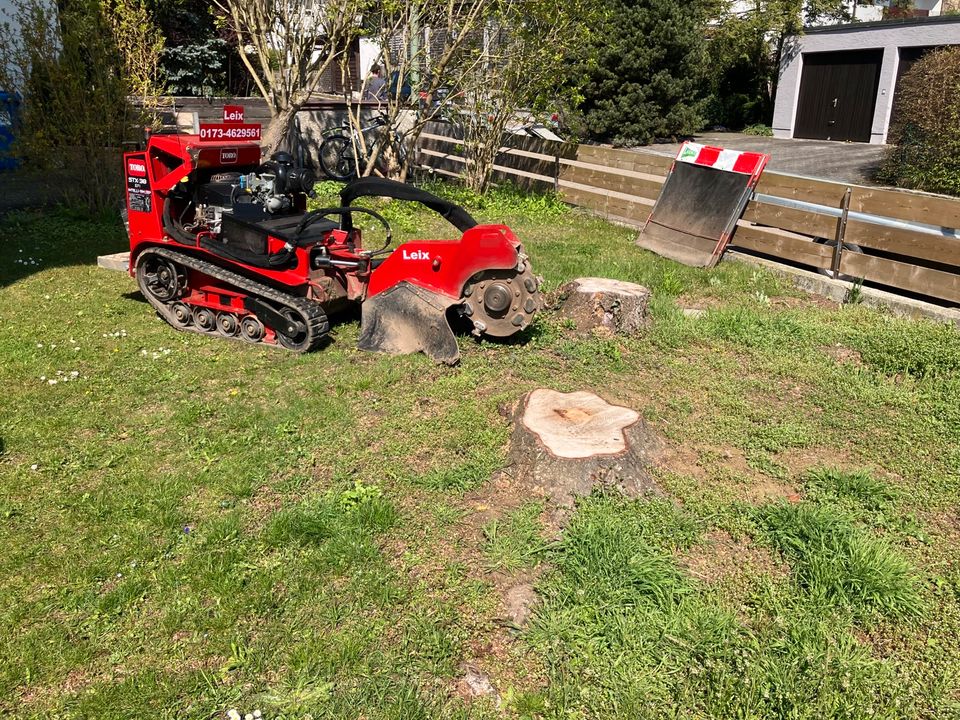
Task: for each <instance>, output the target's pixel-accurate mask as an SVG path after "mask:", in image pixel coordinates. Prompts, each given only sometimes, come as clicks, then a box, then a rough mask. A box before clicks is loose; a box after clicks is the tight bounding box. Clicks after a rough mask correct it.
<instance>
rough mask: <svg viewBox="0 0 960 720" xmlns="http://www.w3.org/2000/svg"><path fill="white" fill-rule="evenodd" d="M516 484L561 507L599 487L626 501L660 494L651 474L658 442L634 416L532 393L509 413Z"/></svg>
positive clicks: (592, 398)
mask: <svg viewBox="0 0 960 720" xmlns="http://www.w3.org/2000/svg"><path fill="white" fill-rule="evenodd" d="M513 421H514V423H513V434H512V437H511V441H510V458H509V459H510V463H511V466H512V474H513V476H514V478H515V479H516V481H517V482H518V483H520V484H522V485H524V486H525V487H527V488H528V489H529V490H530V491H531V492H532V493H533V494H535V495H539V496H541V497H545V498H547V499H548V500H549V501H550V502H551V503H553V504H555V505H559V506H561V507H571V506H572V505H573V503H574V499H575V498H576V497H580V496H585V495H589V494H590V493H591V491H592V490H593V488H594V487H596V486H602V487H604V488H606V489H609V490H615V491H618V492H620V493H622V494H624V495H626V496H627V497H637V496H639V495H643V494H648V493H654V494H660V490H659V488H658V487H657V485H656V483H655V482H654V480H653V478H652V476H651V472H650V471H651V469H652V467H653V466H654V464H655V462H656V460H657V459H658V458H659V457H660V456H661V453H662V451H663V443H662V441H661V440H660V439H659V438H658V437H657V436H656V435H655V434H654V433H653V432H651V431H650V430H649V429H648V428H647V426H646V424H645V423H644V422H643V420H642V418H641V417H640V414H639V413H637V412H636V411H634V410H631V409H630V408H625V407H621V406H618V405H611V404H609V403H608V402H606V401H605V400H603V399H602V398H600V397H598V396H596V395H594V394H593V393H589V392H573V393H559V392H555V391H553V390H545V389H541V390H534V391H533V392H531V393H529V394H527V395H526V396H525V397H524V398H523V399H522V400H521V401H520V402H519V403H518V405H517V407H516V409H515V410H514V412H513Z"/></svg>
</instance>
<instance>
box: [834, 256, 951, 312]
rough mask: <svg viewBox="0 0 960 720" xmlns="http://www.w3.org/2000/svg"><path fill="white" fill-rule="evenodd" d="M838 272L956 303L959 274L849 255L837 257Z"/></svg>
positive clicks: (877, 258)
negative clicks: (838, 260) (838, 263)
mask: <svg viewBox="0 0 960 720" xmlns="http://www.w3.org/2000/svg"><path fill="white" fill-rule="evenodd" d="M840 272H842V273H844V274H846V275H850V276H851V277H856V278H864V279H865V280H870V281H872V282H875V283H880V284H881V285H888V286H890V287H894V288H897V289H899V290H907V291H909V292H915V293H919V294H921V295H929V296H931V297H935V298H940V299H941V300H948V301H950V302H960V275H956V274H954V273H948V272H943V271H942V270H933V269H931V268H925V267H920V266H919V265H911V264H909V263H902V262H897V261H896V260H888V259H887V258H882V257H877V256H876V255H864V254H862V253H852V252H845V253H843V254H842V255H841V256H840Z"/></svg>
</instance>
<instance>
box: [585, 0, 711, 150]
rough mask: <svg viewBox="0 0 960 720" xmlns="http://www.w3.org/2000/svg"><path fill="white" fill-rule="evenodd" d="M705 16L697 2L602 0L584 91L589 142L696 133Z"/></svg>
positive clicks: (624, 142) (700, 2)
mask: <svg viewBox="0 0 960 720" xmlns="http://www.w3.org/2000/svg"><path fill="white" fill-rule="evenodd" d="M706 15H707V9H706V7H705V2H704V0H689V1H688V2H676V0H609V2H608V12H607V14H606V19H605V22H604V25H605V27H604V29H603V31H602V32H599V33H597V34H596V37H597V40H596V42H597V47H596V49H595V62H594V63H591V64H590V65H589V66H588V67H587V69H586V77H585V83H584V88H583V95H584V102H583V105H582V109H583V112H584V119H585V121H586V126H587V130H588V132H589V133H590V134H591V135H592V136H593V137H595V138H597V139H600V140H606V141H612V142H614V143H615V144H621V145H633V144H646V143H649V142H651V141H652V140H654V139H655V138H672V137H678V136H684V135H690V134H692V133H694V132H696V131H698V130H700V128H701V125H702V123H703V117H702V109H703V105H704V97H705V90H706V89H705V82H704V80H705V76H706V73H705V66H706V37H705V26H706V19H707V18H706Z"/></svg>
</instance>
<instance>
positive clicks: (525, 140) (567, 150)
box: [502, 133, 577, 158]
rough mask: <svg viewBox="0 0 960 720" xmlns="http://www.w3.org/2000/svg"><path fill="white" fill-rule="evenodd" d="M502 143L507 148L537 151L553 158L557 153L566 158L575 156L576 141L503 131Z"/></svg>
mask: <svg viewBox="0 0 960 720" xmlns="http://www.w3.org/2000/svg"><path fill="white" fill-rule="evenodd" d="M502 143H503V145H505V146H506V147H509V148H513V149H516V150H525V151H527V152H533V153H538V154H540V155H546V156H549V157H550V158H554V157H555V156H557V155H559V156H560V157H566V158H574V157H576V156H577V145H576V143H568V142H557V141H556V140H544V139H543V138H538V137H532V136H530V135H514V134H512V133H504V135H503V139H502Z"/></svg>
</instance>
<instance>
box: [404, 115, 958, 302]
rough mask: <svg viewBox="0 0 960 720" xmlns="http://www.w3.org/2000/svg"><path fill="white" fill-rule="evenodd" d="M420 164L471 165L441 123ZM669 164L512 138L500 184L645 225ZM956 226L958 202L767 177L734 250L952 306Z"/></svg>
mask: <svg viewBox="0 0 960 720" xmlns="http://www.w3.org/2000/svg"><path fill="white" fill-rule="evenodd" d="M417 157H418V163H419V165H420V167H421V168H424V169H428V170H429V171H431V172H434V173H437V174H440V175H446V176H452V177H455V176H457V175H459V173H460V172H461V171H462V169H463V167H464V163H465V160H464V158H463V154H462V142H461V141H460V140H459V139H457V137H456V136H455V135H454V133H453V130H452V127H451V126H449V125H445V124H441V123H431V124H430V125H428V126H427V128H426V131H425V132H424V134H423V135H422V136H421V142H420V146H419V148H418V155H417ZM671 162H672V159H671V158H670V157H666V156H663V155H657V154H654V153H649V152H635V151H628V150H618V149H614V148H606V147H597V146H592V145H574V144H570V143H556V142H549V141H545V140H539V139H537V138H531V137H519V136H509V137H506V138H505V139H504V147H502V148H501V152H500V154H499V156H498V158H497V162H496V165H495V175H494V177H495V179H496V180H498V181H502V180H510V181H512V182H515V183H519V184H521V185H524V186H527V187H532V188H536V189H547V188H549V189H555V190H556V191H557V192H558V193H559V194H560V196H561V197H562V198H563V200H564V201H566V202H568V203H571V204H573V205H578V206H580V207H583V208H587V209H589V210H591V211H593V212H595V213H597V214H599V215H601V216H603V217H606V218H608V219H611V220H614V221H619V222H625V223H630V224H634V225H642V224H643V223H644V222H645V221H646V219H647V216H648V215H649V214H650V210H651V208H652V207H653V205H654V203H655V202H656V199H657V197H658V195H659V193H660V188H661V186H662V184H663V181H664V179H665V177H666V174H667V172H668V170H669V168H670V165H671ZM811 205H812V206H813V207H811ZM909 223H921V224H923V225H924V226H926V227H920V228H917V227H910V226H909ZM958 227H960V199H952V198H947V197H942V196H938V195H929V194H926V193H918V192H910V191H902V190H886V189H879V188H872V187H864V186H860V185H846V184H843V183H836V182H830V181H826V180H814V179H811V178H804V177H799V176H795V175H787V174H784V173H777V172H769V171H768V172H765V173H764V175H763V177H762V178H761V180H760V184H759V185H758V187H757V190H756V193H755V194H754V198H753V199H752V200H751V201H750V203H749V205H748V206H747V209H746V212H745V213H744V216H743V219H742V220H741V221H740V222H739V223H738V225H737V229H736V232H735V233H734V236H733V240H732V246H733V247H735V248H737V249H741V250H745V251H748V252H751V253H756V254H759V255H763V256H765V257H768V258H771V259H774V260H778V261H786V262H789V263H794V264H799V265H803V266H807V267H810V268H817V269H834V270H837V271H839V272H840V273H842V274H843V275H846V276H849V277H852V278H857V279H863V280H865V281H868V282H871V283H875V284H878V285H882V286H885V287H886V288H889V289H894V290H899V291H901V292H906V293H910V294H914V295H921V296H926V297H929V298H934V299H937V300H940V301H944V302H946V303H950V304H953V303H960V236H958V235H960V231H957V230H955V228H958ZM838 240H839V242H837V241H838ZM826 241H829V242H826ZM852 245H855V246H857V247H858V248H860V249H861V250H862V252H859V251H857V248H852V247H850V246H852Z"/></svg>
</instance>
